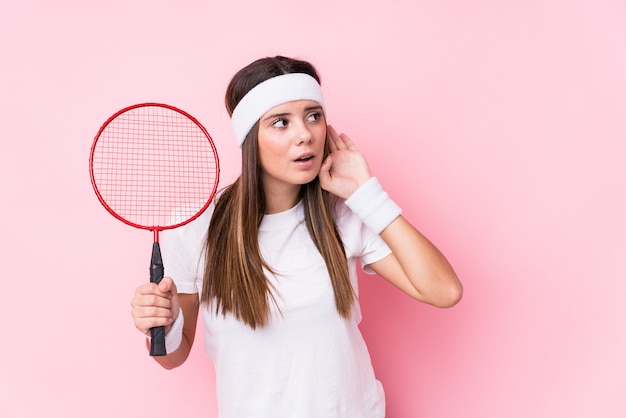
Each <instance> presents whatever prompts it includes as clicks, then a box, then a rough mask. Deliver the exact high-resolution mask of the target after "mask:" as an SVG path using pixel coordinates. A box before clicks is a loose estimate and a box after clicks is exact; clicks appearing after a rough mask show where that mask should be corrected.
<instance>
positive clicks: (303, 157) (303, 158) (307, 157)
mask: <svg viewBox="0 0 626 418" xmlns="http://www.w3.org/2000/svg"><path fill="white" fill-rule="evenodd" d="M313 158H315V154H313V153H312V152H307V153H304V154H300V155H299V156H298V158H296V159H295V160H294V161H295V162H297V163H304V162H306V161H309V160H312V159H313Z"/></svg>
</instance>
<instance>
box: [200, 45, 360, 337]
mask: <svg viewBox="0 0 626 418" xmlns="http://www.w3.org/2000/svg"><path fill="white" fill-rule="evenodd" d="M288 73H306V74H309V75H311V76H312V77H314V78H315V79H316V80H317V81H318V82H319V81H320V77H319V75H318V74H317V71H316V70H315V68H314V67H313V66H312V65H311V64H310V63H308V62H306V61H300V60H295V59H292V58H286V57H281V56H277V57H273V58H262V59H259V60H257V61H255V62H253V63H252V64H250V65H248V66H246V67H244V68H243V69H241V70H240V71H239V72H238V73H237V74H235V76H234V77H233V79H232V80H231V82H230V84H229V85H228V88H227V90H226V98H225V102H226V109H227V110H228V113H229V114H230V115H232V112H233V110H234V108H235V106H236V105H237V103H239V101H240V100H241V99H242V98H243V97H244V96H245V94H246V93H247V92H248V91H250V90H251V89H252V88H253V87H254V86H256V85H257V84H259V83H261V82H263V81H265V80H267V79H269V78H272V77H275V76H278V75H281V74H288ZM327 152H328V151H327V150H326V153H327ZM301 195H302V201H303V204H304V215H305V222H306V225H307V229H308V231H309V234H310V235H311V239H312V240H313V242H314V243H315V246H316V247H317V249H318V251H319V252H320V254H321V255H322V257H323V259H324V262H325V263H326V268H327V269H328V272H329V275H330V279H331V282H332V286H333V290H334V293H335V305H336V307H337V311H338V313H339V314H340V315H341V316H342V317H344V318H348V317H349V316H350V311H351V307H352V304H353V302H354V299H355V295H354V290H353V288H352V285H351V283H350V276H349V273H348V264H347V261H346V255H345V250H344V247H343V243H342V241H341V236H340V234H339V231H338V229H337V226H336V224H335V220H334V217H333V213H334V211H333V204H334V198H333V197H332V196H331V195H330V194H329V193H328V192H326V191H325V190H323V189H322V188H321V186H320V184H319V179H318V178H317V177H316V178H315V179H314V180H313V181H311V182H310V183H308V184H305V185H303V186H302V189H301ZM264 212H265V193H264V191H263V185H262V182H261V169H260V163H259V155H258V123H257V124H256V125H255V126H254V127H253V128H252V130H251V131H250V133H249V134H248V136H247V137H246V140H245V141H244V143H243V146H242V174H241V176H240V177H239V178H238V179H237V180H236V181H235V182H234V183H233V184H231V185H230V186H228V187H226V188H225V189H224V191H223V193H222V194H221V196H220V198H219V200H218V201H217V203H216V205H215V211H214V212H213V217H212V219H211V224H210V226H209V231H208V237H207V242H206V266H205V273H204V283H203V286H202V296H201V301H202V302H203V303H207V304H208V303H209V302H214V303H215V310H216V313H217V314H220V313H221V314H224V315H225V314H226V313H231V314H233V315H234V316H235V317H236V318H237V319H239V320H241V321H243V322H244V323H246V324H247V325H249V326H250V327H251V328H253V329H255V328H256V327H263V326H264V325H266V324H267V322H268V319H269V315H270V304H271V303H274V304H275V303H276V301H275V300H274V293H273V291H274V289H272V285H271V283H270V282H269V281H268V279H267V277H266V276H265V274H264V272H263V268H265V269H267V270H268V271H270V272H272V268H271V266H269V265H268V264H267V263H266V262H265V260H263V257H262V256H261V252H260V250H259V242H258V231H259V225H260V223H261V220H262V219H263V214H264Z"/></svg>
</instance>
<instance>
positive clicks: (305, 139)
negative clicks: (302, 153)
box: [296, 123, 313, 145]
mask: <svg viewBox="0 0 626 418" xmlns="http://www.w3.org/2000/svg"><path fill="white" fill-rule="evenodd" d="M311 141H313V134H312V133H311V130H310V129H309V127H308V126H306V124H304V123H302V124H300V125H299V126H298V130H297V131H296V143H297V144H298V145H303V144H310V143H311Z"/></svg>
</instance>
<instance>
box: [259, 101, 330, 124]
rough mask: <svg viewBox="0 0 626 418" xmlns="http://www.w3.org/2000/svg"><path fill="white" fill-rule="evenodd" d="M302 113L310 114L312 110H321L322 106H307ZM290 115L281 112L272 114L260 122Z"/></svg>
mask: <svg viewBox="0 0 626 418" xmlns="http://www.w3.org/2000/svg"><path fill="white" fill-rule="evenodd" d="M303 110H304V112H310V111H312V110H322V106H320V105H315V106H308V107H305V108H304V109H303ZM290 115H291V113H290V112H281V113H272V114H271V115H267V116H266V117H264V118H263V119H262V120H263V121H265V120H268V119H274V118H280V117H285V116H290Z"/></svg>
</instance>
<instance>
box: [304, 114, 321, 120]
mask: <svg viewBox="0 0 626 418" xmlns="http://www.w3.org/2000/svg"><path fill="white" fill-rule="evenodd" d="M321 118H322V114H321V113H320V112H313V113H311V114H310V115H308V116H307V117H306V120H307V121H309V122H317V121H318V120H320V119H321Z"/></svg>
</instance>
